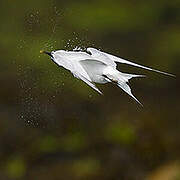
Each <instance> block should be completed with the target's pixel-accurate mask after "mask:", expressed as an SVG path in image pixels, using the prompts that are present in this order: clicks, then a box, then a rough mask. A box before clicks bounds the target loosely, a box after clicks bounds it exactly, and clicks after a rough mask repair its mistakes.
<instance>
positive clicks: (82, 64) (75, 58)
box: [40, 48, 174, 105]
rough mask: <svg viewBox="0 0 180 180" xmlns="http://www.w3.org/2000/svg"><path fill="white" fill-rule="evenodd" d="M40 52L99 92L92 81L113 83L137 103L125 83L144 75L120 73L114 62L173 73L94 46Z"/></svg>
mask: <svg viewBox="0 0 180 180" xmlns="http://www.w3.org/2000/svg"><path fill="white" fill-rule="evenodd" d="M40 53H45V54H48V55H49V56H50V57H51V59H52V60H53V61H54V62H55V63H56V64H57V65H58V66H62V67H64V68H65V69H67V70H69V71H70V72H71V73H72V74H73V75H74V77H76V78H78V79H81V80H83V81H84V82H85V83H87V84H88V85H89V86H91V87H92V88H93V89H95V90H96V91H97V92H99V93H100V94H102V92H101V91H100V90H99V89H98V88H97V87H96V86H95V84H94V83H100V84H105V83H109V82H111V83H115V84H116V85H117V86H119V87H120V88H121V89H123V90H124V91H125V92H126V93H127V94H129V95H130V96H131V97H133V98H134V99H135V100H136V101H137V102H138V103H139V104H141V103H140V102H139V101H138V100H137V99H136V97H135V96H134V95H133V94H132V92H131V88H130V87H129V85H128V84H127V83H128V81H129V80H130V79H131V78H133V77H144V75H135V74H126V73H122V72H120V71H118V70H117V69H116V67H117V64H116V62H118V63H124V64H129V65H132V66H136V67H139V68H143V69H146V70H150V71H155V72H158V73H162V74H165V75H169V76H174V75H173V74H169V73H166V72H162V71H159V70H155V69H152V68H149V67H145V66H142V65H139V64H136V63H133V62H130V61H127V60H125V59H122V58H119V57H116V56H113V55H111V54H108V53H105V52H102V51H100V50H97V49H95V48H87V52H82V51H78V52H77V51H65V50H57V51H52V52H46V51H40ZM141 105H142V104H141Z"/></svg>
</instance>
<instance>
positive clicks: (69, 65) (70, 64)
mask: <svg viewBox="0 0 180 180" xmlns="http://www.w3.org/2000/svg"><path fill="white" fill-rule="evenodd" d="M61 52H62V51H61ZM61 52H60V51H59V52H58V51H56V52H53V54H52V55H53V59H52V60H53V61H54V62H55V63H56V64H57V65H59V66H62V67H64V68H65V69H68V70H69V71H71V73H72V74H73V75H74V76H75V77H77V78H78V79H81V80H82V81H84V82H85V83H86V84H88V85H89V86H90V87H92V88H93V89H95V90H96V91H97V92H98V93H100V94H102V92H101V91H100V90H99V89H98V88H97V87H96V86H95V85H94V84H93V83H92V82H91V79H90V77H89V75H88V74H87V72H86V71H85V69H84V68H83V66H82V65H81V64H80V63H79V62H78V61H77V58H76V61H75V59H74V58H75V56H76V55H74V53H73V54H68V53H65V54H64V55H63V54H62V53H61ZM72 56H73V57H72ZM77 57H79V58H80V59H81V60H82V59H83V58H85V57H86V55H85V54H84V53H83V58H82V57H81V56H80V54H79V55H78V56H77ZM88 57H89V56H88Z"/></svg>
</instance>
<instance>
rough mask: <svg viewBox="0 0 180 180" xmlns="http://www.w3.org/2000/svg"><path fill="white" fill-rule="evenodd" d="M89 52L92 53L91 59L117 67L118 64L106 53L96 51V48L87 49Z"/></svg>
mask: <svg viewBox="0 0 180 180" xmlns="http://www.w3.org/2000/svg"><path fill="white" fill-rule="evenodd" d="M87 52H90V53H91V58H92V59H95V60H98V61H100V62H102V63H104V64H106V65H109V66H112V67H114V68H115V67H116V66H117V65H116V63H115V62H114V61H112V60H111V59H110V58H109V57H108V56H107V55H106V54H105V53H103V52H101V51H99V50H97V49H95V48H87Z"/></svg>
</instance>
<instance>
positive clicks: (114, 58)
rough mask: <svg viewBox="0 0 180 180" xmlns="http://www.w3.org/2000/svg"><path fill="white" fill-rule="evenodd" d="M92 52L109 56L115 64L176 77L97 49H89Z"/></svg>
mask: <svg viewBox="0 0 180 180" xmlns="http://www.w3.org/2000/svg"><path fill="white" fill-rule="evenodd" d="M88 49H90V50H91V51H92V49H93V52H94V51H95V50H96V52H98V53H101V54H104V55H105V56H107V57H108V58H109V59H111V60H112V61H113V62H119V63H124V64H129V65H132V66H136V67H139V68H143V69H146V70H150V71H154V72H158V73H161V74H165V75H169V76H174V77H175V75H173V74H169V73H166V72H162V71H159V70H156V69H152V68H149V67H146V66H142V65H140V64H136V63H133V62H130V61H127V60H125V59H122V58H119V57H116V56H113V55H111V54H108V53H105V52H101V51H99V50H97V49H95V48H88Z"/></svg>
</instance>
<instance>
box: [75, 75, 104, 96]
mask: <svg viewBox="0 0 180 180" xmlns="http://www.w3.org/2000/svg"><path fill="white" fill-rule="evenodd" d="M74 75H75V76H76V77H78V78H79V79H81V80H82V81H84V82H85V83H86V84H88V85H89V86H90V87H92V88H93V89H94V90H96V91H97V92H98V93H100V94H102V92H101V91H100V90H99V89H98V88H97V87H96V86H95V85H94V84H93V83H92V82H90V81H88V79H86V78H85V77H84V76H82V75H81V74H79V73H75V74H74Z"/></svg>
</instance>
